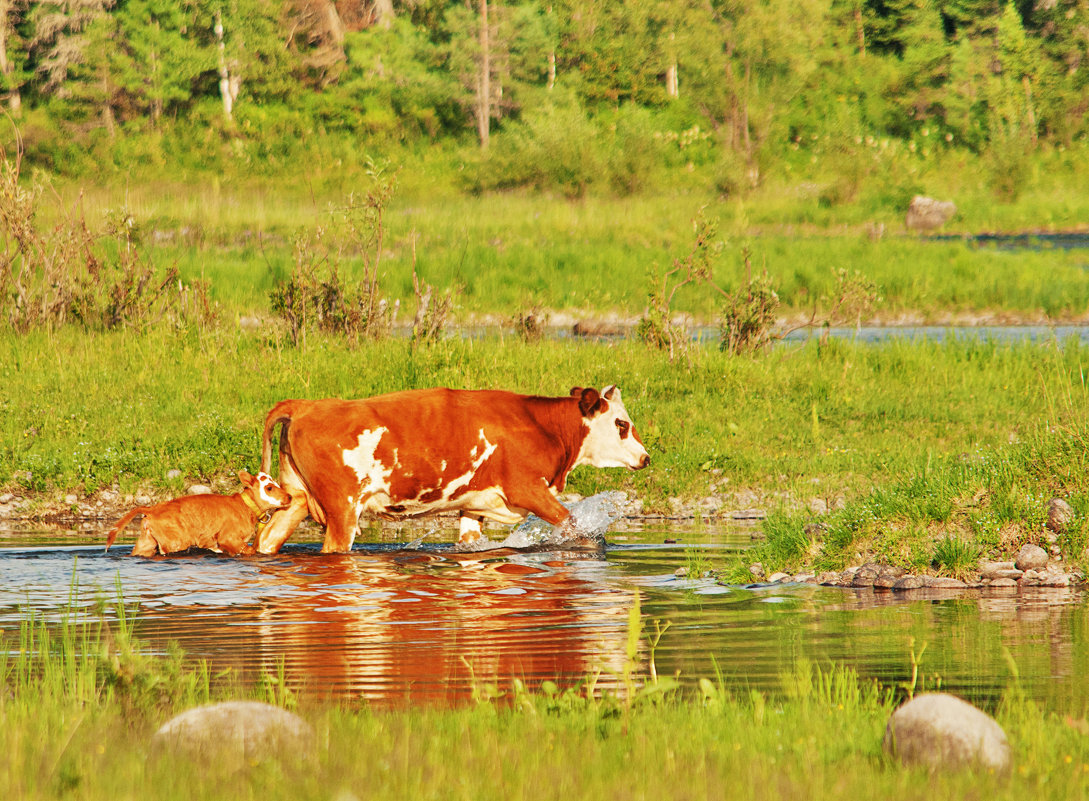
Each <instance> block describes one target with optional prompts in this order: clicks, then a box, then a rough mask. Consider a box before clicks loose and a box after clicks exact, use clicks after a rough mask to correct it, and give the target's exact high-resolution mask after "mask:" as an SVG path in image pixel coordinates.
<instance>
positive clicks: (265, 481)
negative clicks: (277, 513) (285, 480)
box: [257, 473, 285, 509]
mask: <svg viewBox="0 0 1089 801" xmlns="http://www.w3.org/2000/svg"><path fill="white" fill-rule="evenodd" d="M270 487H275V488H276V489H277V490H280V491H281V492H282V491H283V488H282V487H281V486H280V485H279V484H277V483H276V481H275V480H274V479H273V478H272V476H270V475H269V474H268V473H258V474H257V494H258V495H260V496H261V500H262V501H264V502H265V503H267V504H268V505H269V506H271V507H272V508H273V509H278V508H279V507H281V506H283V505H284V503H285V501H283V500H281V498H282V496H281V498H276V497H273V495H272V494H271V493H270V492H269V488H270Z"/></svg>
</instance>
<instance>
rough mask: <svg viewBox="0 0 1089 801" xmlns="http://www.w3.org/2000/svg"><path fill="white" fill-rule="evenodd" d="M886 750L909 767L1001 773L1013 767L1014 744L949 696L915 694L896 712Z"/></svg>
mask: <svg viewBox="0 0 1089 801" xmlns="http://www.w3.org/2000/svg"><path fill="white" fill-rule="evenodd" d="M884 748H885V751H886V753H888V754H891V755H893V756H895V757H896V758H897V759H899V760H900V761H901V762H902V763H904V764H905V765H924V766H927V767H930V768H934V769H937V768H966V767H978V768H983V769H985V770H992V771H995V772H998V773H1004V772H1006V771H1007V770H1009V767H1010V744H1009V740H1007V739H1006V733H1005V732H1004V731H1003V730H1002V727H1001V726H999V725H998V723H996V722H995V721H994V719H993V718H991V717H990V716H989V715H987V714H986V713H984V712H981V711H980V710H978V709H976V708H975V707H974V706H972V705H971V704H969V703H968V702H967V701H963V700H961V699H960V698H957V697H956V696H953V695H949V694H948V693H927V694H925V695H920V696H916V697H915V698H914V699H912V700H911V701H908V702H907V703H906V704H904V705H903V706H901V707H900V708H899V709H897V710H896V711H895V712H893V714H892V717H891V718H889V723H888V726H887V727H886V728H885V741H884Z"/></svg>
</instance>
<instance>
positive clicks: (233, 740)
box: [151, 701, 315, 771]
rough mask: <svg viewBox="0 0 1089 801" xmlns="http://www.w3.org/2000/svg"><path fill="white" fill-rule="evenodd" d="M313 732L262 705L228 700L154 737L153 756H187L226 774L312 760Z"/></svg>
mask: <svg viewBox="0 0 1089 801" xmlns="http://www.w3.org/2000/svg"><path fill="white" fill-rule="evenodd" d="M314 739H315V738H314V730H313V729H312V728H311V727H310V724H309V723H307V722H306V721H305V720H303V719H302V718H300V717H299V716H298V715H295V714H293V713H291V712H288V711H286V710H284V709H280V708H279V707H277V706H272V705H271V704H263V703H260V702H258V701H226V702H224V703H219V704H206V705H205V706H198V707H195V708H193V709H190V710H187V711H185V712H182V713H181V714H180V715H177V716H176V717H173V718H171V719H170V720H168V721H167V722H166V723H164V724H163V725H162V726H161V727H160V728H159V730H158V731H157V732H155V734H154V736H153V737H152V738H151V748H152V753H160V754H169V755H171V756H172V757H187V758H189V759H192V760H194V761H196V762H199V763H201V764H207V765H209V766H213V765H214V766H216V767H217V768H220V769H224V770H227V771H234V770H244V769H247V768H249V767H251V766H253V765H255V764H259V763H261V762H264V761H267V760H274V761H279V762H296V761H302V760H305V759H307V758H309V757H311V756H312V755H313V743H314Z"/></svg>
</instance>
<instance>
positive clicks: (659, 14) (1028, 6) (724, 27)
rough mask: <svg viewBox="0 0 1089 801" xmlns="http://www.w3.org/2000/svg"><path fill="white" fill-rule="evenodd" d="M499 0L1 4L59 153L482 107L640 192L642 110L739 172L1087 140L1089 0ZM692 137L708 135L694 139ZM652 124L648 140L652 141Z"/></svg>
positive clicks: (475, 111)
mask: <svg viewBox="0 0 1089 801" xmlns="http://www.w3.org/2000/svg"><path fill="white" fill-rule="evenodd" d="M486 7H487V12H488V16H487V25H486V26H484V27H483V28H482V16H481V15H482V12H483V10H484V6H482V5H481V4H480V3H479V2H467V1H466V0H457V2H454V0H373V1H372V0H351V1H349V0H341V2H334V0H291V2H287V3H274V2H272V1H271V0H183V1H182V2H168V0H3V2H0V90H2V92H3V94H4V96H5V97H6V99H7V101H8V106H9V108H10V109H11V111H12V113H13V114H16V115H18V114H20V113H23V114H27V113H30V114H37V115H38V116H39V117H42V116H44V117H45V118H46V119H48V121H49V124H50V125H51V126H52V129H51V130H52V137H53V138H52V139H50V140H49V142H48V143H47V145H48V147H49V148H52V149H53V152H52V153H51V154H50V158H49V159H45V160H46V161H51V162H52V163H51V166H60V167H63V166H64V165H63V163H62V160H61V159H60V158H59V157H58V153H59V152H60V151H62V150H64V148H65V147H72V146H73V144H76V145H82V146H84V149H86V145H87V143H88V142H89V141H90V140H91V139H93V137H94V136H96V135H97V134H98V133H100V132H102V131H105V132H106V133H108V135H109V136H110V137H114V136H115V135H116V134H117V131H118V129H120V130H121V132H122V133H127V132H129V131H148V130H159V129H160V128H162V127H163V125H164V121H170V124H174V122H177V123H179V124H180V125H188V126H191V127H195V128H201V129H209V128H210V129H211V130H212V131H213V132H215V131H220V132H222V134H223V136H224V137H227V138H230V137H236V138H237V137H242V142H243V146H244V145H245V142H246V141H257V142H260V143H261V146H260V148H258V151H259V153H258V155H260V156H261V157H263V158H266V159H267V158H270V154H271V153H272V151H273V150H275V148H277V147H280V145H278V144H275V141H276V140H277V139H280V140H283V141H285V142H286V141H287V140H288V139H290V138H292V137H294V138H295V139H302V138H305V136H306V134H308V133H309V132H314V131H316V132H319V133H336V134H338V135H339V134H343V135H347V136H352V137H360V136H363V137H368V140H369V141H375V140H377V141H379V142H380V141H384V140H385V141H399V142H413V141H417V140H419V141H434V140H438V139H445V138H449V139H452V140H455V141H459V142H463V143H466V144H467V143H469V142H471V141H473V139H475V138H476V134H477V132H479V131H481V130H482V129H481V125H482V124H483V122H484V120H482V118H481V116H480V115H481V114H482V113H486V116H487V122H488V124H489V126H490V127H491V129H492V130H493V132H494V133H495V134H496V136H497V137H498V140H499V141H501V140H502V139H503V138H504V137H507V138H508V139H511V140H512V143H508V144H507V145H500V144H499V142H498V141H497V143H496V144H497V146H498V149H499V150H501V151H502V150H504V148H506V152H501V153H499V154H498V155H497V156H496V158H498V159H501V160H502V159H506V160H507V161H509V160H510V159H511V155H510V151H511V149H512V147H515V143H517V142H519V141H521V145H519V146H518V147H520V148H521V150H522V152H524V153H526V154H529V153H531V152H532V151H533V150H534V149H536V150H537V151H542V150H543V151H544V152H545V153H546V154H548V153H559V151H558V150H557V147H558V145H557V144H556V142H555V141H554V139H555V138H556V134H555V132H554V131H552V130H550V128H549V126H550V125H563V124H568V123H570V124H573V125H574V129H573V130H572V131H570V132H567V131H561V132H560V134H562V135H563V137H564V138H565V139H570V138H572V137H578V138H579V139H580V141H576V142H570V141H567V142H564V143H563V148H562V149H563V150H564V151H565V152H566V154H567V155H565V156H563V157H562V159H558V160H565V161H566V162H567V163H572V164H574V165H575V169H576V170H585V171H586V172H587V174H589V175H591V176H595V175H603V176H608V177H606V178H604V179H603V180H606V181H608V182H609V183H610V184H613V185H618V184H620V185H622V184H624V183H625V182H624V181H622V180H621V181H618V180H617V178H616V176H615V175H614V174H613V173H611V172H610V170H609V169H608V165H606V166H605V167H602V165H601V163H599V160H597V161H595V159H598V156H600V155H601V153H598V154H597V155H595V154H594V152H593V151H594V149H595V147H598V145H595V143H594V141H592V140H599V141H602V142H603V141H605V140H608V139H609V138H610V137H612V136H613V135H614V134H616V125H617V119H618V116H617V115H619V114H623V113H627V112H628V110H630V109H636V110H638V111H639V112H642V113H645V114H647V115H649V119H650V120H651V122H650V124H649V128H648V131H647V132H649V133H653V134H655V135H656V136H657V138H658V140H659V142H660V143H665V144H668V145H670V147H666V148H664V149H661V151H660V152H658V153H657V154H655V159H657V160H658V161H659V162H660V161H662V160H663V159H665V160H668V159H669V158H670V157H671V156H670V154H671V153H672V154H673V155H672V158H673V160H674V161H675V162H679V163H681V164H684V163H686V162H696V163H699V162H700V161H701V159H702V160H703V161H707V160H716V161H719V162H720V163H721V164H722V165H724V167H723V169H724V170H726V172H730V171H733V174H732V175H727V174H726V172H724V173H723V174H722V176H721V181H720V184H721V185H722V186H724V187H725V186H730V187H734V188H735V189H736V188H738V187H741V186H743V185H744V184H746V183H751V184H754V183H757V182H759V181H760V180H761V179H762V170H763V169H764V167H765V164H766V161H767V159H768V158H769V154H771V155H772V156H775V155H776V154H780V153H782V152H783V151H784V150H786V149H789V148H794V149H813V148H814V147H818V145H815V144H814V143H819V142H822V141H824V140H826V139H828V138H830V137H831V138H835V137H839V138H841V139H844V138H846V139H848V140H856V141H859V140H863V139H864V138H866V137H893V138H896V139H899V140H901V141H904V142H906V143H912V144H920V143H921V142H922V140H923V139H924V138H925V137H930V138H931V139H930V143H929V146H938V147H965V148H970V149H972V150H975V151H980V152H982V151H983V150H986V149H988V148H990V147H992V146H994V145H995V144H998V145H1000V146H1003V147H1006V146H1008V145H1009V143H1010V142H1011V141H1014V142H1017V143H1018V146H1020V145H1022V144H1024V145H1025V146H1027V147H1028V148H1030V149H1031V148H1036V147H1039V146H1041V144H1047V143H1050V144H1055V145H1069V144H1070V143H1072V142H1074V141H1076V140H1078V139H1081V138H1084V137H1085V136H1086V135H1087V134H1089V0H1049V2H1040V3H1027V2H1021V3H1013V2H1007V0H761V1H760V2H756V0H578V2H576V1H575V0H505V1H503V2H500V0H492V1H491V2H489V3H487V4H486ZM485 33H486V34H487V35H486V36H485V35H483V34H485ZM485 65H486V70H487V75H486V76H485V75H484V74H483V73H484V70H485ZM485 78H486V79H487V80H484V79H485ZM482 87H486V91H487V97H483V96H482V95H481V88H482ZM221 101H222V106H223V114H221V115H218V117H217V115H216V113H215V110H216V109H217V108H218V107H219V106H220V104H221ZM228 101H229V102H228ZM232 109H233V111H232ZM482 109H483V111H482ZM235 111H236V112H237V114H236V113H235ZM636 118H637V115H633V116H629V117H626V118H625V119H628V120H632V119H636ZM690 131H696V132H697V136H696V138H697V140H698V141H699V142H702V141H704V140H703V135H704V134H706V135H707V136H708V137H710V145H709V146H707V147H702V148H701V147H696V148H692V149H688V150H687V151H686V150H685V146H684V145H682V144H681V142H682V134H684V133H685V132H690ZM550 137H551V139H550ZM528 140H534V141H533V142H529V141H528ZM644 140H645V137H643V136H642V135H640V136H637V137H635V138H629V143H630V144H634V145H636V146H637V147H639V148H642V149H643V151H644V152H646V151H647V145H646V142H645V141H644ZM615 144H616V142H615V141H613V142H610V143H609V144H608V145H607V146H606V145H601V146H600V147H614V146H615ZM30 145H31V147H30V148H29V150H28V159H30V160H31V161H32V162H34V161H36V160H39V159H41V156H42V153H41V149H40V148H39V149H36V148H35V142H33V141H32V142H30ZM285 147H290V145H285ZM261 148H263V150H261ZM46 149H48V148H46ZM236 151H237V146H236V147H235V150H234V151H230V152H232V153H236ZM580 164H581V165H582V166H579V165H580ZM586 165H589V166H588V167H587V166H586ZM730 165H733V166H730ZM620 169H622V168H620ZM518 172H519V170H518V169H514V170H513V171H512V175H514V174H515V173H518ZM522 172H523V173H525V175H524V181H525V182H527V183H538V184H540V183H542V182H541V180H540V178H539V177H538V176H534V175H533V174H531V173H532V172H533V171H532V170H522ZM739 176H741V177H740V178H739ZM580 180H581V179H578V178H575V179H573V181H569V182H568V183H570V184H571V185H572V186H574V187H575V189H574V191H573V192H569V193H574V194H578V193H580V192H581V191H582V190H581V189H580V188H579V187H578V184H579V181H580ZM560 183H563V179H561V180H560ZM635 183H638V170H636V181H635ZM487 184H488V181H487V180H485V181H483V182H482V185H487ZM565 191H567V190H565Z"/></svg>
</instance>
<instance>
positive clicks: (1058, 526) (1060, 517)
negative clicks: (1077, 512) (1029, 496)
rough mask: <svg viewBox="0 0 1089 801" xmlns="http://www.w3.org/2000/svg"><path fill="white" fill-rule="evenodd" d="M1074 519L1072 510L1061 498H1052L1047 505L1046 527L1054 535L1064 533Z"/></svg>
mask: <svg viewBox="0 0 1089 801" xmlns="http://www.w3.org/2000/svg"><path fill="white" fill-rule="evenodd" d="M1073 519H1074V509H1073V507H1071V506H1070V504H1068V503H1067V502H1066V501H1064V500H1063V499H1062V498H1052V499H1051V500H1050V501H1048V503H1047V527H1048V528H1049V529H1051V530H1052V531H1054V532H1055V533H1056V534H1062V533H1063V532H1064V531H1066V529H1067V527H1068V526H1069V525H1070V522H1071V521H1072V520H1073Z"/></svg>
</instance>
